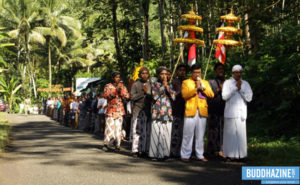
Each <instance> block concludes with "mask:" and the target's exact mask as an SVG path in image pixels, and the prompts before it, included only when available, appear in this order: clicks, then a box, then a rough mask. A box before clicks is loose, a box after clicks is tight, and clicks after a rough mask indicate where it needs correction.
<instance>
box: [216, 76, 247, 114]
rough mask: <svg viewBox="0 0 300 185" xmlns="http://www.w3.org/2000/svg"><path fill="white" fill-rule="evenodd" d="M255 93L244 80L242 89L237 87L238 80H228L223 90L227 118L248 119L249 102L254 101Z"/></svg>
mask: <svg viewBox="0 0 300 185" xmlns="http://www.w3.org/2000/svg"><path fill="white" fill-rule="evenodd" d="M252 96H253V92H252V89H251V87H250V85H249V83H248V82H247V81H245V80H242V85H241V89H240V90H238V88H237V87H236V80H235V79H234V78H231V79H229V80H226V81H225V82H224V85H223V89H222V98H223V100H225V101H226V105H225V111H224V117H225V118H242V119H246V118H247V102H250V101H251V100H252Z"/></svg>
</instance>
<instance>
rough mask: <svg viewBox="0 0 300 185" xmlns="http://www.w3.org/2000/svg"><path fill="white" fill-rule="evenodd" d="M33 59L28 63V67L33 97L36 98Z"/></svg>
mask: <svg viewBox="0 0 300 185" xmlns="http://www.w3.org/2000/svg"><path fill="white" fill-rule="evenodd" d="M33 66H34V60H32V64H30V65H29V67H30V73H31V75H30V76H31V81H32V87H33V93H34V97H35V98H37V92H36V85H35V80H34V76H35V75H34V69H33Z"/></svg>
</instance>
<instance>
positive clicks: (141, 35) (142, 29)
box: [139, 0, 146, 61]
mask: <svg viewBox="0 0 300 185" xmlns="http://www.w3.org/2000/svg"><path fill="white" fill-rule="evenodd" d="M139 3H140V19H139V20H140V37H141V45H142V52H143V59H144V61H145V60H146V52H145V38H144V37H145V33H144V20H143V18H144V10H143V2H142V1H141V0H140V1H139Z"/></svg>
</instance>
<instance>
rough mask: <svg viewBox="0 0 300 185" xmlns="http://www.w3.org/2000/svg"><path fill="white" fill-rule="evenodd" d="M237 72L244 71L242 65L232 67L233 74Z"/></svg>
mask: <svg viewBox="0 0 300 185" xmlns="http://www.w3.org/2000/svg"><path fill="white" fill-rule="evenodd" d="M235 71H243V67H242V66H241V65H234V66H233V67H232V72H235Z"/></svg>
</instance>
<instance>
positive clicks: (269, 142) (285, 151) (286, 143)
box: [248, 137, 300, 166]
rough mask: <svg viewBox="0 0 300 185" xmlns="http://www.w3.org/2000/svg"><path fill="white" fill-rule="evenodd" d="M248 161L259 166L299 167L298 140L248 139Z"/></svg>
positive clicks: (299, 150) (297, 138)
mask: <svg viewBox="0 0 300 185" xmlns="http://www.w3.org/2000/svg"><path fill="white" fill-rule="evenodd" d="M248 142H249V144H248V161H249V164H250V165H259V166H263V165H264V166H300V138H299V137H291V138H279V139H271V138H268V137H250V138H249V140H248Z"/></svg>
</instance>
